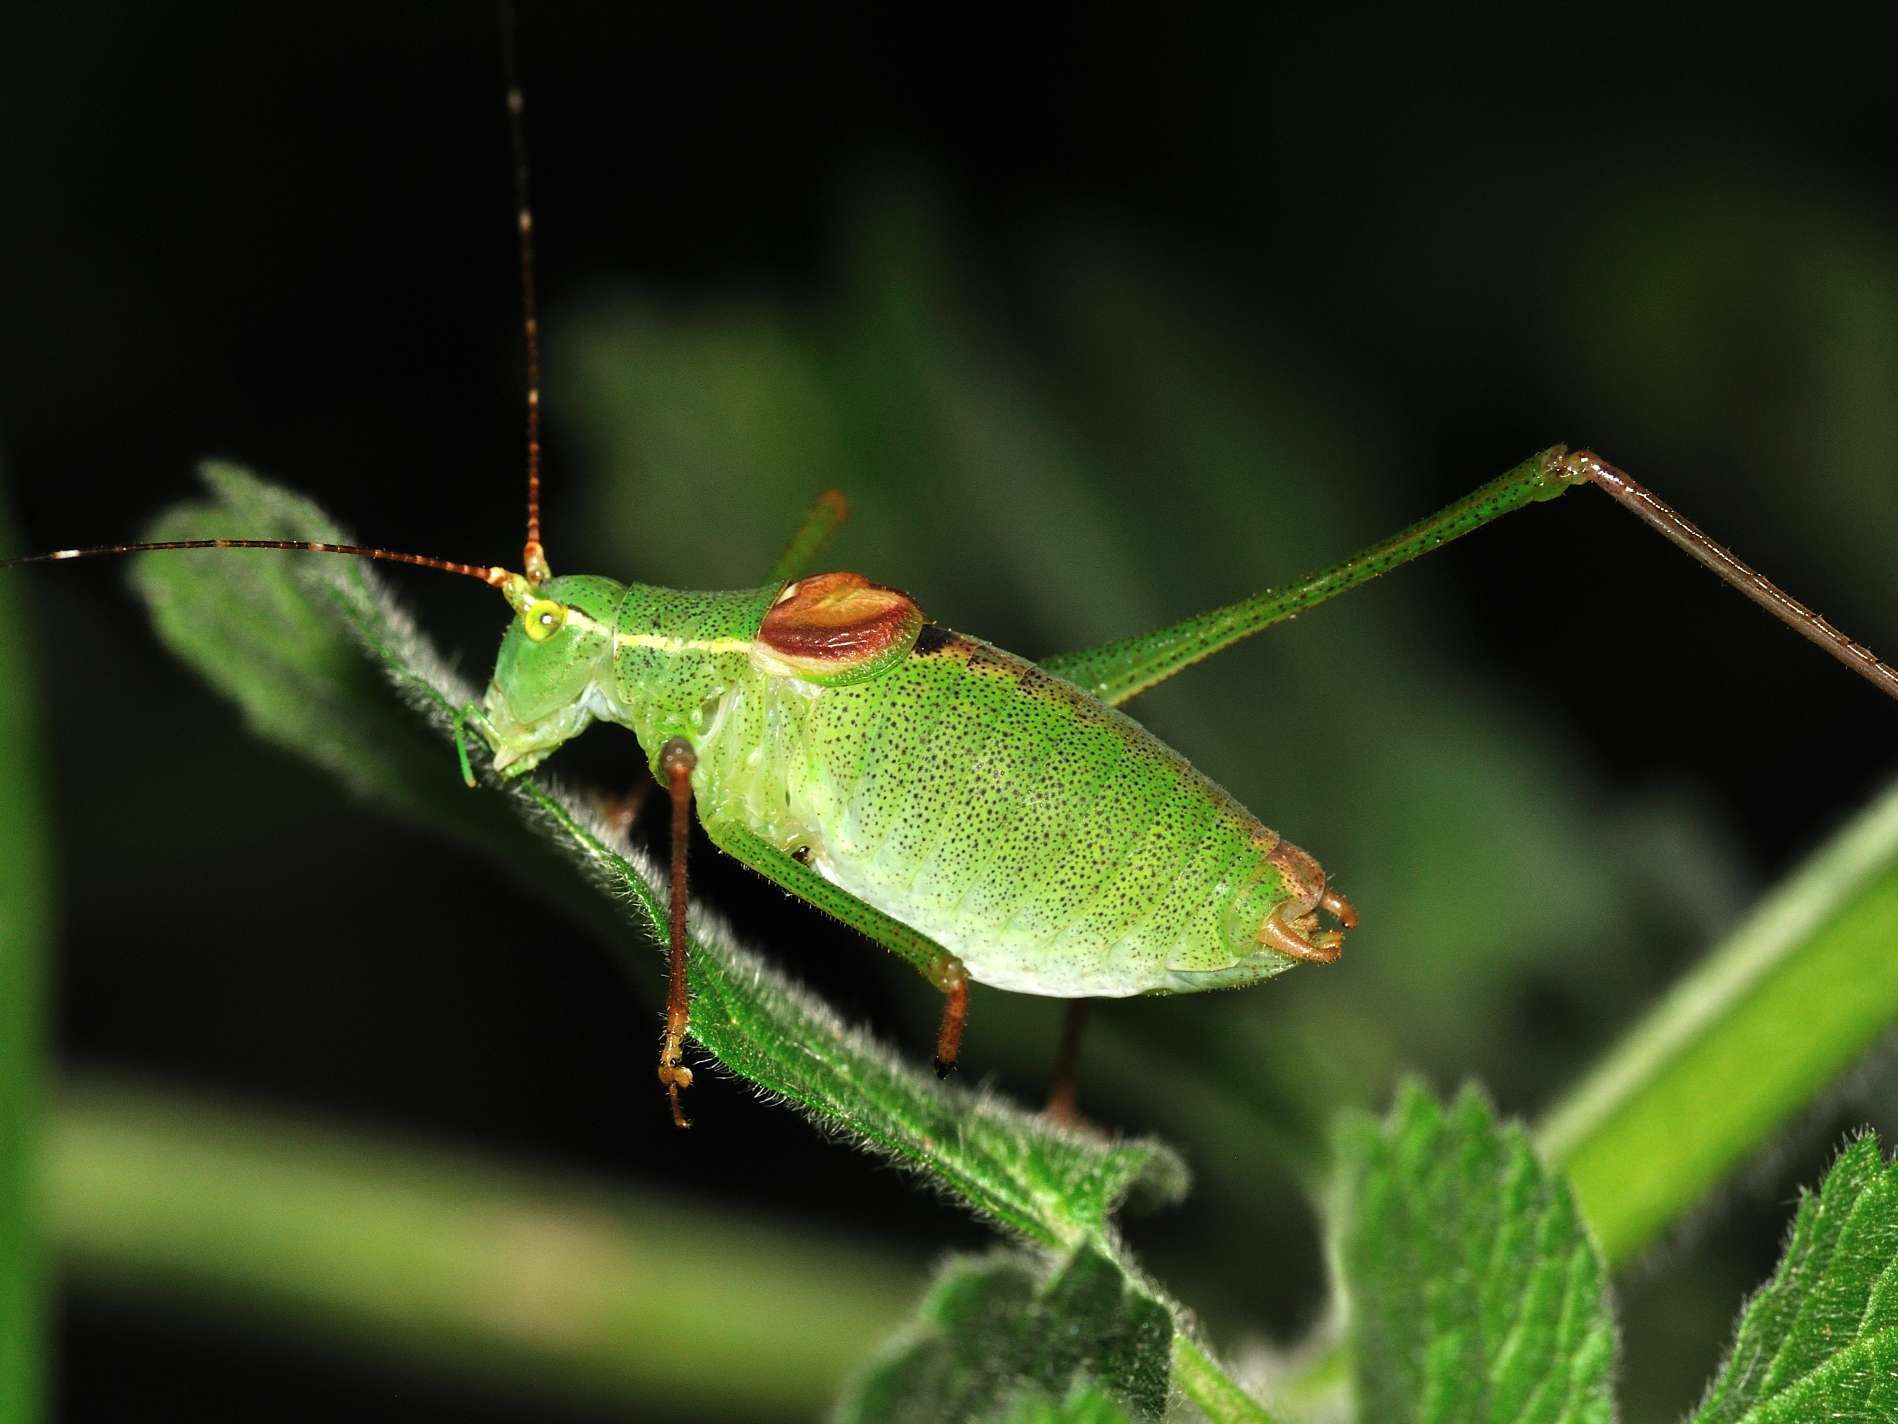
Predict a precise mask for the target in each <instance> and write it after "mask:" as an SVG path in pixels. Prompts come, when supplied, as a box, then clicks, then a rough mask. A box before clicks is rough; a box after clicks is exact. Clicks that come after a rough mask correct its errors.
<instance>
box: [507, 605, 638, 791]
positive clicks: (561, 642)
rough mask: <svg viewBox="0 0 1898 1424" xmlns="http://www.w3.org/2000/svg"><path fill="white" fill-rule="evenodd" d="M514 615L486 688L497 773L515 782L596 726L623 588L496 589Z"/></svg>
mask: <svg viewBox="0 0 1898 1424" xmlns="http://www.w3.org/2000/svg"><path fill="white" fill-rule="evenodd" d="M497 586H498V587H499V588H500V589H501V592H502V594H503V596H504V597H506V598H507V601H508V605H509V606H510V607H511V608H513V609H514V610H515V618H514V621H513V623H512V624H511V625H510V626H509V628H508V630H507V635H506V636H505V637H503V638H502V640H501V651H500V653H499V654H498V655H497V657H496V658H495V662H494V677H493V678H492V679H491V680H490V681H489V683H488V692H487V697H486V699H485V701H484V704H483V707H484V711H485V712H486V714H487V726H486V727H485V728H484V729H483V730H484V732H485V733H486V735H487V738H488V741H489V744H490V745H491V746H492V747H493V748H494V769H495V770H496V771H498V772H500V773H502V774H503V775H506V776H518V775H520V774H521V773H522V772H525V771H528V770H530V769H531V768H533V767H535V766H537V765H539V763H540V762H542V761H544V760H545V759H546V758H547V757H548V756H549V755H550V754H551V753H552V752H553V750H554V748H556V747H558V746H559V745H560V744H561V743H562V742H564V741H566V740H567V739H568V738H569V737H574V736H577V735H579V734H580V733H581V732H582V731H584V730H585V729H586V727H587V725H588V724H589V723H590V722H592V720H593V715H594V714H593V705H592V704H593V700H594V699H593V697H592V696H591V694H592V692H593V685H594V682H595V680H596V679H597V678H599V677H600V676H602V675H603V674H604V673H605V672H606V671H607V669H608V668H609V667H610V663H611V658H612V653H613V626H614V622H615V619H616V616H617V614H618V610H619V604H620V600H621V599H623V598H624V597H625V595H626V590H625V588H624V587H623V586H622V585H620V584H618V583H615V582H614V581H613V580H612V579H608V578H599V577H596V576H593V575H590V574H580V575H569V576H567V577H564V578H554V577H551V576H549V577H548V578H547V579H546V580H545V581H544V582H538V583H537V582H535V581H533V580H532V579H530V578H529V577H527V576H525V575H521V574H511V575H509V577H508V580H507V581H506V582H504V583H501V584H498V585H497Z"/></svg>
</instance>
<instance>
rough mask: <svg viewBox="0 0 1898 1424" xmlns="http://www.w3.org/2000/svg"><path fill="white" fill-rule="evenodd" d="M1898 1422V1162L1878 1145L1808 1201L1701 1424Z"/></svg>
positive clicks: (1837, 1167) (1863, 1144)
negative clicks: (1885, 1156)
mask: <svg viewBox="0 0 1898 1424" xmlns="http://www.w3.org/2000/svg"><path fill="white" fill-rule="evenodd" d="M1892 1418H1898V1165H1888V1164H1887V1163H1886V1162H1885V1161H1884V1159H1883V1156H1882V1154H1881V1153H1880V1151H1879V1147H1878V1142H1877V1140H1876V1139H1875V1138H1871V1137H1863V1138H1860V1139H1859V1140H1858V1141H1857V1142H1854V1143H1853V1144H1852V1145H1851V1146H1850V1147H1847V1148H1846V1149H1845V1151H1844V1152H1843V1153H1841V1154H1840V1156H1839V1160H1838V1161H1837V1162H1835V1163H1833V1165H1832V1170H1831V1171H1830V1172H1828V1173H1826V1179H1825V1181H1824V1182H1823V1183H1822V1184H1821V1185H1820V1187H1819V1190H1818V1192H1817V1193H1812V1192H1807V1193H1804V1194H1802V1196H1801V1199H1800V1202H1799V1210H1798V1212H1797V1214H1796V1215H1795V1216H1794V1217H1793V1227H1792V1233H1791V1235H1790V1237H1789V1238H1788V1240H1787V1242H1786V1251H1785V1254H1784V1255H1783V1256H1781V1257H1780V1262H1779V1269H1778V1270H1776V1271H1775V1272H1774V1273H1773V1279H1772V1280H1770V1281H1768V1282H1767V1283H1766V1285H1764V1286H1763V1287H1761V1289H1760V1292H1759V1294H1757V1295H1755V1296H1754V1297H1753V1299H1752V1300H1751V1301H1749V1302H1748V1303H1747V1306H1746V1309H1745V1311H1743V1312H1742V1313H1741V1316H1740V1323H1739V1325H1738V1327H1736V1329H1735V1331H1734V1336H1733V1349H1732V1351H1731V1352H1730V1353H1729V1354H1728V1356H1727V1359H1726V1362H1725V1363H1724V1364H1723V1365H1722V1366H1721V1368H1720V1372H1719V1374H1718V1375H1717V1376H1716V1377H1715V1379H1714V1382H1713V1384H1712V1385H1711V1386H1710V1387H1709V1389H1708V1391H1707V1396H1706V1398H1705V1400H1703V1401H1702V1403H1701V1406H1700V1412H1699V1413H1698V1414H1696V1415H1695V1416H1694V1419H1695V1424H1769V1421H1770V1424H1796V1421H1805V1420H1817V1419H1825V1420H1840V1421H1864V1422H1865V1424H1871V1421H1882V1420H1889V1419H1892Z"/></svg>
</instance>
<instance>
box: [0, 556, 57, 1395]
mask: <svg viewBox="0 0 1898 1424" xmlns="http://www.w3.org/2000/svg"><path fill="white" fill-rule="evenodd" d="M11 542H12V540H11V538H10V536H9V535H8V534H7V531H6V529H5V527H4V522H3V521H0V546H4V545H9V544H11ZM18 587H19V585H18V582H17V581H10V582H8V583H7V584H6V585H5V586H4V587H0V626H4V627H7V628H9V629H16V630H17V629H21V628H24V627H25V618H26V615H25V613H24V612H23V611H22V610H21V608H20V606H19V604H18V602H17V598H16V590H17V589H18ZM32 646H33V639H31V638H28V637H20V636H9V637H4V638H0V1424H31V1421H33V1420H36V1419H38V1418H39V1417H40V1412H41V1406H42V1394H43V1390H44V1384H45V1381H44V1377H43V1374H44V1371H43V1360H44V1357H45V1350H44V1336H45V1325H44V1304H45V1301H44V1295H45V1284H46V1282H45V1270H44V1263H43V1260H42V1251H41V1243H40V1221H39V1213H38V1210H37V1203H36V1193H35V1191H34V1186H35V1181H36V1178H37V1176H38V1156H39V1136H40V1128H41V1117H42V1112H41V1094H42V1085H43V1081H44V1080H43V1076H42V1069H41V1053H42V1051H43V1048H44V1044H45V1029H44V1013H45V974H46V970H45V953H46V950H45V941H46V916H47V903H46V902H47V896H48V892H47V884H46V881H47V876H48V873H49V866H48V863H47V854H46V837H45V835H44V828H45V826H46V824H47V816H46V812H45V808H44V807H43V805H42V804H41V799H40V787H39V777H38V774H37V772H38V768H39V766H40V764H41V763H40V758H39V756H38V754H37V752H36V749H35V745H34V727H33V721H34V719H33V716H32V710H31V707H30V701H31V698H32V695H33V690H34V686H35V680H34V677H33V674H32V667H31V662H30V656H29V655H30V653H31V650H32Z"/></svg>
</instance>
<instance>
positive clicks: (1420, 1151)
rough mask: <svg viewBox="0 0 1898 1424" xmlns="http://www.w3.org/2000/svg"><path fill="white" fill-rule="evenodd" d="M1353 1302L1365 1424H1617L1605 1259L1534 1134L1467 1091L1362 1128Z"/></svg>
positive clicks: (1350, 1166)
mask: <svg viewBox="0 0 1898 1424" xmlns="http://www.w3.org/2000/svg"><path fill="white" fill-rule="evenodd" d="M1341 1136H1342V1137H1343V1139H1344V1141H1343V1143H1342V1146H1341V1149H1340V1156H1341V1157H1342V1158H1343V1160H1344V1162H1345V1168H1344V1176H1343V1182H1344V1195H1345V1204H1344V1206H1343V1209H1342V1225H1341V1237H1340V1244H1339V1260H1340V1270H1341V1272H1342V1276H1343V1282H1342V1288H1343V1290H1344V1292H1345V1295H1346V1298H1347V1300H1348V1301H1349V1304H1350V1310H1351V1316H1350V1320H1349V1323H1348V1328H1349V1330H1350V1332H1351V1341H1352V1352H1353V1365H1354V1369H1355V1372H1356V1377H1357V1390H1358V1407H1359V1410H1360V1417H1361V1418H1363V1419H1365V1420H1367V1421H1376V1424H1404V1421H1413V1420H1414V1421H1425V1420H1430V1421H1446V1424H1447V1421H1451V1420H1460V1421H1472V1420H1494V1421H1498V1424H1501V1421H1505V1420H1534V1421H1540V1424H1598V1421H1600V1422H1601V1424H1605V1421H1607V1420H1609V1419H1611V1418H1612V1417H1613V1414H1614V1403H1613V1399H1612V1396H1611V1393H1610V1391H1611V1388H1612V1382H1613V1375H1614V1368H1615V1328H1614V1322H1613V1319H1612V1317H1611V1314H1610V1311H1609V1305H1608V1298H1607V1291H1606V1288H1605V1275H1606V1273H1605V1271H1604V1269H1603V1267H1602V1263H1601V1258H1600V1256H1599V1255H1598V1254H1597V1253H1596V1251H1595V1248H1594V1246H1593V1245H1592V1244H1591V1243H1590V1242H1589V1240H1588V1236H1587V1233H1586V1232H1585V1231H1584V1230H1583V1228H1582V1222H1581V1218H1580V1217H1579V1216H1578V1215H1577V1213H1576V1210H1575V1203H1574V1200H1573V1198H1572V1197H1571V1196H1570V1193H1569V1190H1568V1187H1567V1185H1566V1184H1565V1183H1564V1182H1563V1181H1562V1179H1561V1178H1560V1177H1559V1176H1557V1175H1556V1174H1555V1173H1553V1172H1551V1171H1549V1170H1548V1169H1547V1168H1545V1167H1544V1166H1543V1165H1542V1164H1541V1163H1540V1162H1538V1161H1537V1160H1536V1156H1535V1153H1534V1151H1533V1150H1532V1149H1531V1148H1530V1146H1529V1140H1528V1137H1527V1135H1526V1134H1525V1133H1524V1132H1523V1131H1522V1129H1521V1128H1519V1127H1516V1126H1513V1125H1511V1126H1503V1125H1499V1124H1498V1122H1497V1121H1496V1117H1495V1114H1494V1112H1493V1110H1492V1109H1491V1108H1490V1106H1489V1104H1488V1102H1487V1101H1486V1100H1485V1099H1484V1098H1483V1096H1482V1095H1481V1094H1480V1093H1478V1092H1477V1091H1476V1090H1475V1089H1473V1088H1471V1089H1465V1090H1464V1092H1463V1093H1462V1094H1461V1095H1460V1096H1459V1097H1458V1099H1457V1100H1456V1102H1455V1103H1454V1104H1453V1105H1451V1106H1450V1107H1449V1108H1448V1109H1447V1110H1446V1109H1444V1108H1442V1107H1440V1106H1439V1105H1438V1104H1437V1102H1436V1101H1435V1100H1434V1099H1433V1098H1432V1097H1431V1096H1430V1094H1429V1093H1428V1092H1427V1091H1425V1090H1424V1089H1423V1088H1421V1087H1419V1086H1416V1085H1414V1084H1413V1085H1410V1086H1407V1087H1405V1088H1404V1089H1403V1090H1402V1091H1401V1092H1400V1093H1399V1095H1398V1101H1397V1104H1396V1106H1395V1107H1394V1108H1393V1109H1392V1110H1391V1113H1390V1116H1389V1117H1388V1118H1387V1119H1386V1120H1385V1121H1384V1122H1383V1123H1382V1124H1378V1123H1375V1122H1372V1121H1370V1120H1368V1119H1364V1118H1361V1117H1357V1116H1355V1115H1354V1116H1352V1117H1351V1118H1349V1119H1347V1122H1346V1126H1345V1127H1344V1129H1343V1131H1342V1133H1341Z"/></svg>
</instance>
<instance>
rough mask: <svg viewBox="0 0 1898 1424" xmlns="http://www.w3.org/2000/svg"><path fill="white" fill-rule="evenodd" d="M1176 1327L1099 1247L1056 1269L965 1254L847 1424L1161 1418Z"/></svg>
mask: <svg viewBox="0 0 1898 1424" xmlns="http://www.w3.org/2000/svg"><path fill="white" fill-rule="evenodd" d="M1172 1339H1173V1323H1172V1320H1171V1318H1170V1317H1169V1316H1168V1314H1167V1310H1166V1307H1164V1306H1163V1305H1161V1304H1160V1303H1159V1302H1158V1301H1156V1300H1154V1299H1153V1298H1152V1297H1151V1296H1149V1295H1147V1294H1146V1293H1145V1292H1144V1291H1143V1290H1141V1288H1140V1287H1139V1286H1138V1285H1136V1284H1135V1283H1134V1282H1132V1281H1130V1280H1129V1279H1128V1278H1127V1276H1126V1274H1125V1273H1124V1272H1123V1271H1122V1270H1121V1268H1120V1267H1119V1266H1118V1265H1116V1264H1115V1263H1114V1262H1113V1261H1111V1260H1109V1259H1108V1258H1107V1257H1106V1256H1105V1255H1103V1254H1102V1253H1101V1252H1100V1251H1099V1250H1097V1249H1096V1248H1094V1247H1092V1246H1082V1247H1080V1248H1079V1249H1078V1250H1076V1251H1075V1252H1074V1254H1073V1255H1071V1256H1070V1257H1069V1258H1068V1259H1067V1260H1066V1261H1065V1262H1063V1263H1062V1264H1061V1265H1060V1266H1059V1267H1057V1268H1055V1269H1053V1270H1052V1271H1049V1272H1048V1273H1046V1276H1045V1279H1044V1272H1043V1270H1042V1268H1041V1267H1040V1265H1039V1263H1038V1262H1036V1261H1035V1260H1034V1259H1033V1258H1031V1257H1028V1256H1024V1255H1020V1254H1010V1255H1007V1256H994V1257H986V1258H981V1259H974V1260H959V1261H953V1262H951V1263H950V1264H949V1266H948V1267H947V1268H946V1269H945V1270H944V1272H943V1274H942V1276H941V1278H940V1279H938V1281H937V1282H936V1284H935V1286H934V1287H933V1288H932V1289H931V1290H930V1293H929V1298H928V1299H927V1300H926V1301H925V1302H924V1304H923V1308H922V1321H921V1323H920V1324H919V1325H918V1326H916V1327H915V1328H914V1329H912V1330H911V1331H910V1332H908V1334H906V1335H905V1336H904V1337H902V1338H901V1339H899V1341H898V1342H897V1343H896V1344H895V1346H894V1347H893V1348H892V1350H891V1351H890V1352H889V1353H888V1354H887V1355H886V1356H885V1357H884V1358H882V1359H880V1360H878V1361H876V1362H874V1363H873V1364H872V1365H871V1366H870V1368H869V1369H868V1370H867V1371H866V1372H865V1374H864V1375H863V1377H862V1378H861V1379H859V1381H858V1382H857V1385H856V1387H855V1388H854V1389H853V1390H852V1391H851V1393H850V1397H849V1398H848V1399H847V1400H846V1401H845V1403H844V1406H843V1407H842V1409H841V1410H839V1413H838V1418H839V1420H840V1422H841V1424H957V1422H958V1421H962V1420H1007V1421H1009V1424H1043V1421H1047V1424H1065V1421H1072V1424H1083V1421H1086V1424H1093V1421H1103V1424H1105V1421H1110V1420H1120V1419H1130V1418H1131V1419H1158V1418H1159V1417H1160V1416H1161V1414H1162V1413H1163V1412H1164V1410H1165V1408H1166V1401H1167V1381H1168V1353H1169V1350H1170V1347H1171V1344H1172Z"/></svg>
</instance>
